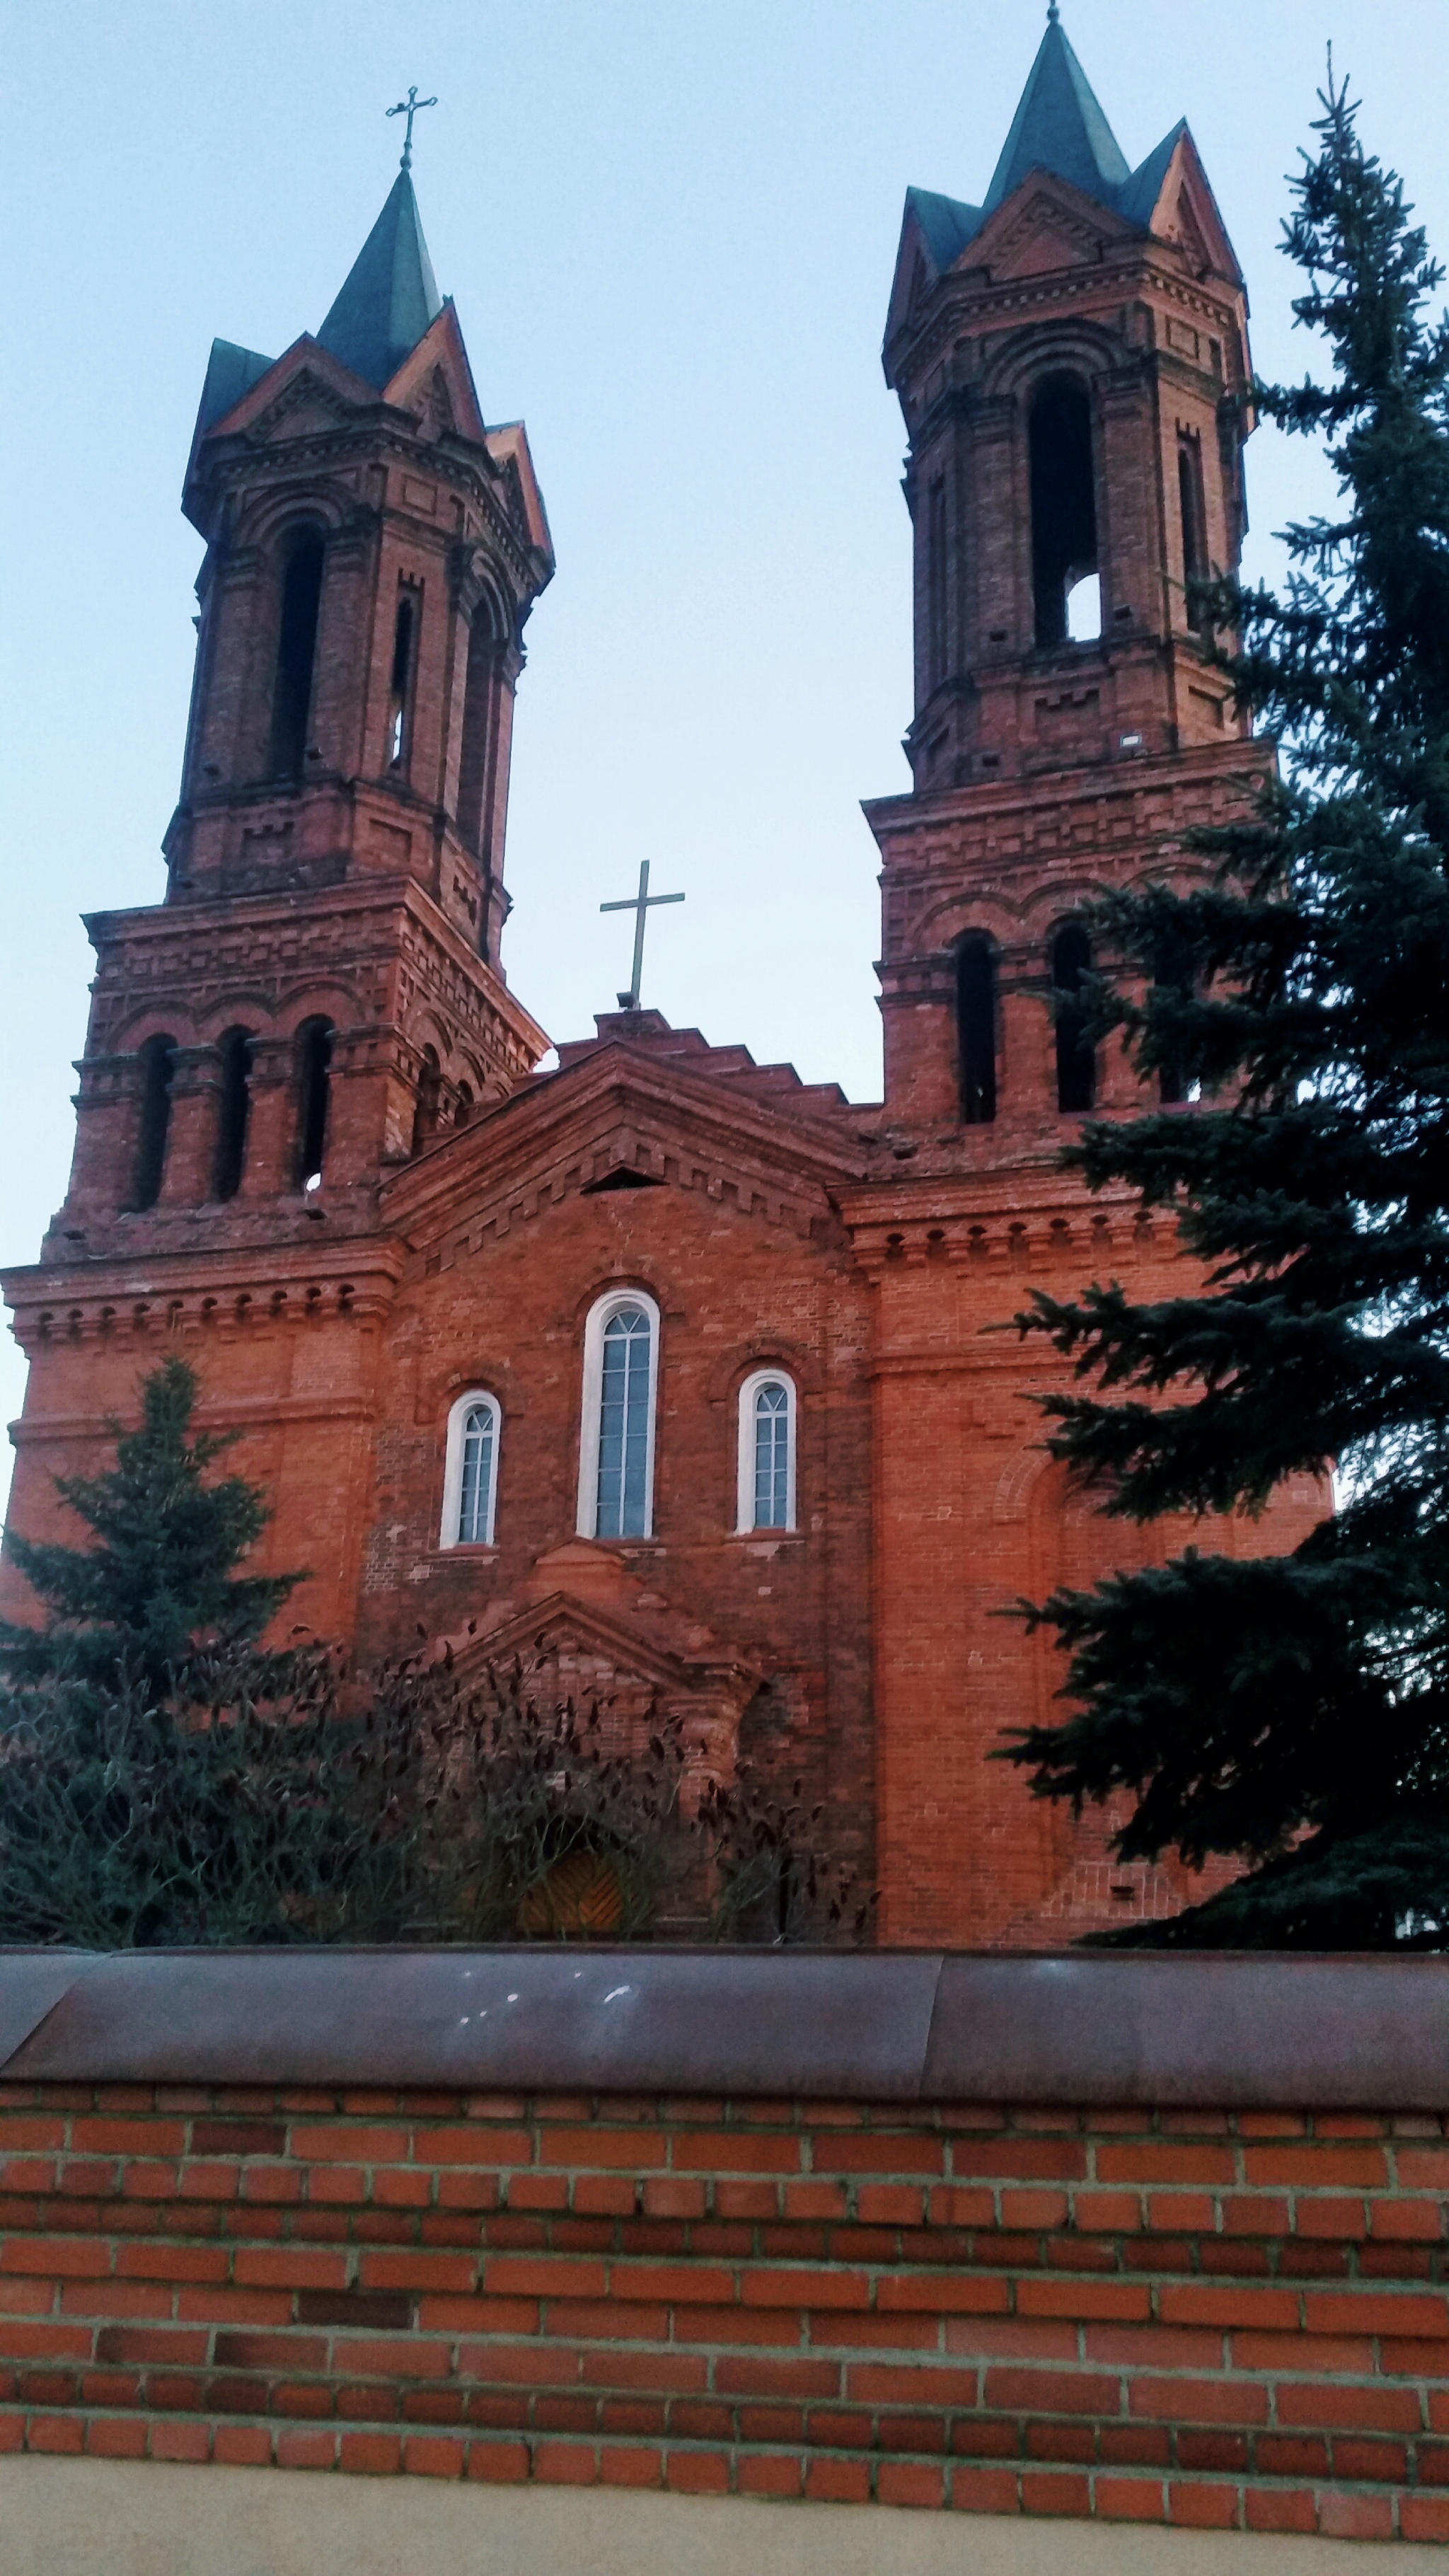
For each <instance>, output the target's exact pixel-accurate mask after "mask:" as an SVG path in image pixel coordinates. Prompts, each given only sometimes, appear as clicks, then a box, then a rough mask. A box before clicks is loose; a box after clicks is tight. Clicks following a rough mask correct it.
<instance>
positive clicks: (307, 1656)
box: [0, 1358, 348, 1947]
mask: <svg viewBox="0 0 1449 2576" xmlns="http://www.w3.org/2000/svg"><path fill="white" fill-rule="evenodd" d="M196 1394H197V1385H196V1379H195V1377H194V1375H193V1373H192V1371H191V1370H190V1369H189V1368H187V1367H186V1365H185V1364H184V1362H182V1361H181V1360H180V1359H177V1358H171V1359H168V1360H166V1361H165V1362H164V1363H163V1364H162V1366H161V1367H160V1368H158V1369H156V1370H155V1371H153V1372H152V1374H151V1375H150V1376H148V1377H147V1378H146V1379H145V1380H144V1381H143V1384H142V1388H141V1420H140V1424H139V1426H138V1427H137V1429H135V1430H134V1431H122V1430H120V1428H119V1426H116V1425H113V1426H112V1429H113V1432H114V1434H115V1438H116V1462H115V1465H114V1466H113V1467H112V1468H110V1469H108V1470H106V1471H105V1472H103V1473H101V1474H99V1475H95V1476H71V1477H65V1478H60V1479H58V1480H57V1482H58V1488H59V1491H60V1493H61V1495H62V1497H63V1499H64V1500H65V1501H66V1502H67V1503H69V1505H70V1506H71V1508H72V1510H73V1511H74V1512H75V1513H76V1514H77V1516H78V1518H79V1519H80V1520H81V1521H82V1522H84V1524H85V1525H86V1527H87V1528H88V1529H89V1530H90V1531H91V1532H92V1533H93V1536H94V1540H95V1544H94V1545H92V1546H90V1547H85V1548H72V1547H66V1546H62V1545H60V1544H58V1543H55V1542H38V1541H34V1540H28V1539H24V1538H21V1537H19V1536H17V1535H14V1534H11V1535H10V1536H9V1537H8V1538H7V1541H6V1545H7V1547H8V1549H9V1552H10V1554H11V1556H12V1558H13V1560H14V1562H15V1564H16V1565H17V1566H18V1567H19V1569H20V1571H21V1573H22V1574H23V1575H24V1576H25V1577H26V1580H27V1581H28V1583H29V1584H30V1587H31V1589H32V1591H33V1592H34V1593H35V1594H36V1596H37V1598H38V1599H39V1601H40V1602H41V1604H42V1606H43V1608H44V1610H45V1612H46V1614H47V1616H46V1620H45V1624H44V1625H43V1626H40V1627H34V1628H31V1627H24V1626H18V1625H15V1624H12V1623H9V1622H6V1623H0V1940H11V1941H16V1940H25V1941H35V1940H41V1941H45V1940H63V1941H69V1942H74V1943H78V1944H84V1945H87V1946H95V1947H111V1946H129V1945H130V1944H132V1943H135V1942H154V1941H166V1940H171V1941H199V1940H226V1939H231V1940H246V1939H253V1940H258V1939H259V1940H271V1939H278V1938H285V1937H288V1936H289V1935H290V1934H291V1933H293V1932H295V1931H301V1930H312V1931H314V1932H315V1930H316V1929H317V1923H318V1905H319V1898H322V1897H324V1896H325V1895H326V1894H327V1893H328V1891H329V1890H330V1891H332V1892H333V1894H334V1898H335V1896H336V1893H337V1892H338V1891H339V1890H340V1884H341V1880H340V1871H341V1865H342V1861H343V1858H344V1855H345V1852H346V1848H347V1839H348V1838H347V1832H346V1825H345V1819H344V1818H342V1817H339V1816H338V1814H337V1813H336V1812H335V1809H334V1807H333V1805H332V1802H331V1801H329V1800H328V1799H327V1798H326V1797H325V1796H323V1795H319V1790H320V1789H321V1787H322V1785H323V1783H324V1779H325V1776H326V1774H327V1772H328V1771H329V1769H330V1768H331V1767H332V1766H331V1763H330V1758H329V1757H330V1755H331V1749H332V1743H333V1740H334V1738H333V1724H334V1721H333V1691H332V1678H333V1676H332V1667H331V1663H330V1659H329V1658H328V1656H327V1655H326V1654H325V1652H324V1651H323V1650H322V1649H320V1648H319V1647H317V1646H316V1645H313V1644H307V1643H303V1644H298V1645H294V1646H292V1647H290V1648H282V1649H275V1648H268V1647H264V1646H263V1645H261V1644H260V1642H259V1640H260V1638H261V1634H262V1631H263V1630H264V1628H265V1627H266V1626H267V1624H268V1622H269V1621H270V1620H271V1619H272V1618H273V1616H274V1615H275V1613H276V1612H277V1611H278V1610H280V1609H281V1607H282V1606H283V1604H284V1603H285V1601H286V1599H287V1597H288V1595H289V1594H290V1593H291V1591H292V1590H293V1588H294V1586H295V1585H296V1584H297V1583H298V1582H300V1581H301V1580H302V1577H301V1576H300V1575H299V1574H284V1575H272V1576H269V1575H259V1574H249V1573H247V1572H245V1571H241V1572H239V1571H238V1570H237V1569H238V1568H239V1567H241V1566H243V1565H244V1561H245V1559H246V1557H247V1555H248V1553H249V1552H250V1550H251V1549H252V1548H253V1547H254V1545H255V1543H256V1541H257V1539H258V1538H259V1537H260V1535H261V1532H262V1530H263V1528H264V1527H265V1525H266V1521H267V1517H268V1514H267V1506H266V1503H265V1500H264V1498H263V1497H262V1495H261V1494H260V1493H259V1492H258V1491H257V1489H256V1487H255V1486H253V1485H251V1484H249V1483H248V1482H247V1481H246V1479H245V1478H244V1477H241V1476H226V1477H221V1478H212V1477H211V1476H210V1472H209V1471H210V1470H211V1469H212V1468H213V1467H214V1465H215V1463H216V1461H217V1460H218V1459H219V1458H220V1457H221V1456H222V1455H223V1453H224V1452H225V1451H226V1450H227V1449H228V1448H229V1447H230V1446H231V1440H230V1438H215V1437H212V1436H210V1435H208V1434H206V1433H193V1432H192V1430H191V1417H192V1413H193V1410H194V1407H195V1402H196ZM324 1911H325V1908H324ZM332 1911H333V1913H335V1912H336V1903H335V1901H334V1904H333V1907H332Z"/></svg>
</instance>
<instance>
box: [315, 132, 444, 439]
mask: <svg viewBox="0 0 1449 2576" xmlns="http://www.w3.org/2000/svg"><path fill="white" fill-rule="evenodd" d="M442 309H443V299H442V297H441V296H440V295H439V293H438V288H437V281H436V279H435V278H434V276H433V263H432V261H431V260H430V259H429V257H428V245H427V243H426V242H425V241H424V239H423V226H422V218H421V216H420V215H419V213H418V201H417V198H416V197H415V196H414V194H413V183H412V180H411V179H410V178H409V176H408V172H407V169H406V166H404V167H403V168H402V169H401V170H399V172H398V174H397V177H396V178H395V179H394V181H393V183H392V189H391V193H390V194H389V197H388V201H387V204H386V205H385V206H384V207H383V210H382V213H381V214H380V215H379V216H378V219H377V221H376V223H375V224H374V225H373V227H372V230H371V232H370V233H369V234H368V236H367V239H366V241H365V242H364V243H363V245H362V248H361V250H360V251H359V252H358V255H357V258H356V260H355V261H354V263H353V266H352V270H351V273H350V275H349V277H348V279H347V283H346V285H345V286H344V287H343V289H342V292H341V294H340V295H339V296H338V298H337V301H336V303H335V304H334V305H333V307H332V310H331V312H330V313H329V314H328V316H327V319H326V321H325V322H324V323H323V325H322V328H321V330H320V331H319V332H318V334H317V337H318V339H319V340H320V342H321V344H322V346H323V348H324V349H330V350H331V352H332V355H333V357H334V358H340V359H341V361H342V363H343V365H344V366H345V367H351V369H352V371H353V373H354V375H359V376H361V377H362V379H363V381H364V382H365V383H366V384H369V385H376V387H377V389H378V391H379V392H381V391H382V388H383V386H384V385H386V384H388V383H390V382H391V380H392V378H393V377H394V376H395V375H396V374H397V371H398V369H399V367H400V366H401V365H402V362H403V360H404V358H406V357H407V356H409V354H410V353H411V351H412V350H414V349H415V348H416V347H417V345H418V342H419V340H421V338H422V336H423V333H424V332H425V331H426V330H427V329H428V326H429V324H430V323H433V322H435V321H436V320H437V318H438V315H439V314H440V313H441V311H442Z"/></svg>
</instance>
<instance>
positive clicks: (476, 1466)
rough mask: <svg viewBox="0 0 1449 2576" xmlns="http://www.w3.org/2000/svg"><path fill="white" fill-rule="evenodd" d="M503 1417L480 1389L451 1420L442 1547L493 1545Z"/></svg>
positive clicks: (462, 1401) (455, 1410) (461, 1398)
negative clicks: (499, 1442) (500, 1434)
mask: <svg viewBox="0 0 1449 2576" xmlns="http://www.w3.org/2000/svg"><path fill="white" fill-rule="evenodd" d="M501 1428H502V1415H501V1414H500V1412H499V1408H498V1399H497V1397H496V1396H492V1395H489V1394H488V1393H487V1392H486V1390H485V1389H484V1388H482V1387H474V1388H473V1389H472V1390H471V1392H470V1393H469V1394H467V1395H460V1396H459V1398H458V1401H457V1403H456V1404H455V1405H454V1407H453V1409H452V1411H451V1413H450V1414H449V1416H448V1445H447V1451H446V1455H445V1460H444V1467H443V1526H442V1531H441V1534H440V1536H439V1541H438V1544H439V1546H440V1547H491V1546H492V1545H493V1524H494V1519H495V1516H496V1511H497V1503H498V1441H499V1433H500V1430H501Z"/></svg>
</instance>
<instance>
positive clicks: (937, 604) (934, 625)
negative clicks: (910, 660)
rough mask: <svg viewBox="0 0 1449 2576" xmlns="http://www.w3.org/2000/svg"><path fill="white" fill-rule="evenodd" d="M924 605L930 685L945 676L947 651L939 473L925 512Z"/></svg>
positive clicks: (943, 493)
mask: <svg viewBox="0 0 1449 2576" xmlns="http://www.w3.org/2000/svg"><path fill="white" fill-rule="evenodd" d="M926 608H927V615H928V627H927V642H928V648H929V661H928V669H927V677H928V679H929V681H930V684H931V686H932V688H936V687H938V686H939V685H940V683H941V681H942V680H944V678H945V676H946V655H947V650H948V643H947V632H946V483H945V477H944V476H938V477H937V479H936V481H935V482H934V483H933V484H932V485H931V493H930V504H929V507H928V509H927V512H926Z"/></svg>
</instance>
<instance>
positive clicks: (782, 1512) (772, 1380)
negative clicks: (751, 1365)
mask: <svg viewBox="0 0 1449 2576" xmlns="http://www.w3.org/2000/svg"><path fill="white" fill-rule="evenodd" d="M795 1410H796V1408H795V1385H794V1380H793V1379H792V1378H789V1377H787V1376H786V1374H785V1372H784V1370H783V1369H756V1370H755V1372H754V1374H753V1376H751V1377H747V1378H746V1380H745V1382H744V1385H743V1386H742V1387H741V1388H740V1444H739V1489H738V1495H737V1509H736V1521H735V1526H736V1528H737V1529H739V1530H740V1531H745V1530H757V1529H778V1530H792V1529H793V1528H794V1527H795Z"/></svg>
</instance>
